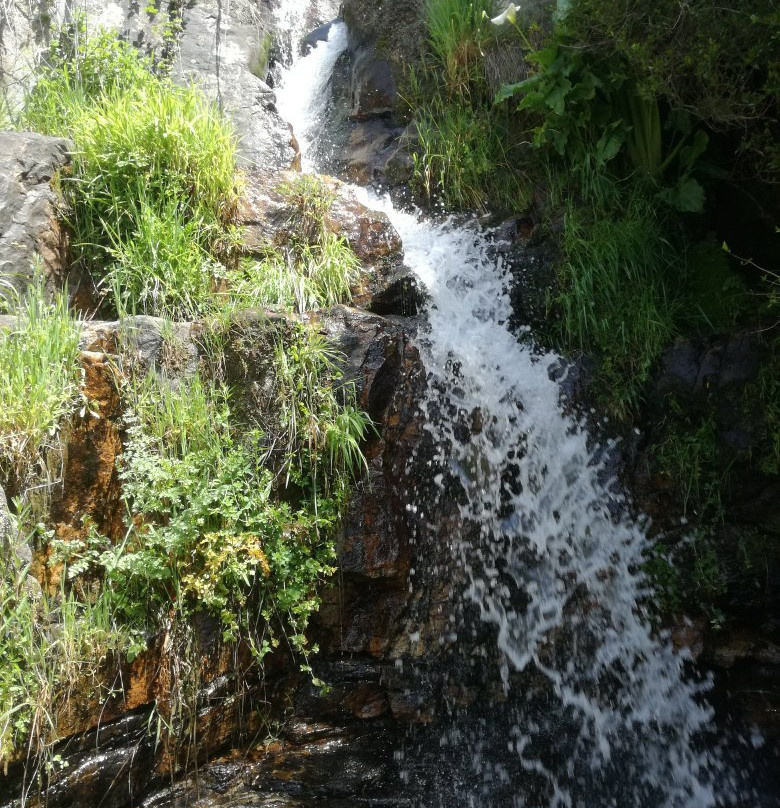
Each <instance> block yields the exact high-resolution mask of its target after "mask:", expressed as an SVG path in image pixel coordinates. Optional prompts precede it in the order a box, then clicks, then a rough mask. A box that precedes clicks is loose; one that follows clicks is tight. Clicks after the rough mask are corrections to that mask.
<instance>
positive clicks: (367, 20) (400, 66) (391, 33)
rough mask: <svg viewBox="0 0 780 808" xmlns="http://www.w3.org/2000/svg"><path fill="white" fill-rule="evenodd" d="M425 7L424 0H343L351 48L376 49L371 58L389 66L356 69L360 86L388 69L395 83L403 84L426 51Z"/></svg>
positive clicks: (373, 81) (343, 13)
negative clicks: (366, 0)
mask: <svg viewBox="0 0 780 808" xmlns="http://www.w3.org/2000/svg"><path fill="white" fill-rule="evenodd" d="M424 9H425V3H424V2H423V0H380V2H377V3H365V2H362V0H344V2H343V4H342V7H341V13H342V16H343V17H344V21H345V22H346V23H347V26H348V27H349V32H350V39H351V46H352V49H353V50H354V51H356V52H358V51H360V50H361V49H369V48H374V49H375V56H374V57H373V58H372V61H374V62H377V60H379V61H384V62H385V63H386V67H384V66H378V67H376V68H374V69H372V70H371V71H366V70H365V68H361V69H360V70H359V71H356V76H357V78H358V86H366V87H370V86H371V84H375V83H376V79H377V77H378V76H381V75H383V74H386V71H388V70H389V73H390V75H391V77H392V79H393V81H394V83H395V85H396V86H403V83H404V81H405V70H406V69H407V68H408V66H409V65H414V64H417V63H418V62H419V60H420V57H421V54H422V51H423V46H424V43H425V26H424V25H423V24H422V20H423V17H424ZM358 61H359V62H360V61H362V58H361V59H360V60H358ZM369 76H370V77H371V78H369ZM361 77H364V78H363V79H361ZM364 83H365V84H364Z"/></svg>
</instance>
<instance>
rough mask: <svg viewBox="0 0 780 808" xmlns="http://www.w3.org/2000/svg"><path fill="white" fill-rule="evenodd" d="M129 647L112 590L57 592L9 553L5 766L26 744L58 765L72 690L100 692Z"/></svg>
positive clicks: (2, 722)
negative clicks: (110, 663) (104, 672)
mask: <svg viewBox="0 0 780 808" xmlns="http://www.w3.org/2000/svg"><path fill="white" fill-rule="evenodd" d="M19 522H20V524H21V523H22V522H23V519H20V520H19ZM24 540H25V541H28V540H29V539H27V538H24ZM63 581H64V578H63ZM126 647H127V638H126V636H125V633H124V632H123V631H122V629H121V628H120V627H118V626H117V625H116V624H115V622H114V621H113V619H112V616H111V612H110V608H109V605H108V598H107V597H104V596H103V595H99V596H98V597H97V598H96V599H94V600H89V599H87V600H83V599H79V598H78V597H76V595H75V594H73V593H72V592H69V591H68V590H67V589H66V588H65V587H64V585H63V588H62V589H61V591H59V592H58V593H56V595H49V594H47V593H44V592H41V591H40V589H38V587H37V584H35V582H34V581H32V580H31V579H30V577H29V576H28V569H27V568H26V567H22V566H20V565H19V564H18V562H17V560H15V559H14V558H13V557H6V563H5V564H4V566H3V570H2V572H0V660H1V662H0V767H2V766H6V765H7V764H8V762H9V761H10V760H11V759H13V758H14V757H18V755H19V753H20V751H21V750H22V749H25V748H26V756H27V758H28V760H29V761H37V764H38V765H39V766H41V765H43V766H47V765H48V766H54V767H56V765H57V760H56V758H54V757H53V756H52V754H51V747H52V745H53V743H54V742H55V741H57V740H59V738H58V733H57V724H58V717H59V715H60V712H61V711H62V710H63V709H65V707H66V706H67V703H68V701H69V699H71V698H72V697H75V698H81V699H83V698H84V697H92V696H95V695H96V694H98V693H99V691H100V689H101V683H100V681H99V677H98V676H97V674H98V671H99V669H100V666H101V664H102V663H103V662H104V661H105V660H106V658H107V657H108V655H109V653H110V652H112V651H115V650H118V649H125V648H126ZM25 778H26V781H27V784H28V788H35V787H36V783H35V773H34V772H33V771H30V770H28V771H27V772H26V774H25Z"/></svg>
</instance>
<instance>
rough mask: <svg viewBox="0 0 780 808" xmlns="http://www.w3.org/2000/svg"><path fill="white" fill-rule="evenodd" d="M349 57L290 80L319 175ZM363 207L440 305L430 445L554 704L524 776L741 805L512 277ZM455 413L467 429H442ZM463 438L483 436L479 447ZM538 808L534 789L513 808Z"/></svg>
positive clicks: (523, 725) (489, 807)
mask: <svg viewBox="0 0 780 808" xmlns="http://www.w3.org/2000/svg"><path fill="white" fill-rule="evenodd" d="M345 46H346V33H345V31H344V26H343V25H341V24H338V25H334V26H333V28H332V30H331V33H330V37H329V39H328V42H327V43H323V44H322V45H320V46H319V47H317V48H316V49H315V50H314V51H313V53H312V54H311V55H310V56H309V57H307V58H306V59H302V60H300V61H298V62H297V63H296V64H295V65H293V67H292V68H291V70H290V71H289V72H288V73H287V75H286V76H285V77H284V80H283V81H282V84H281V89H280V92H279V95H280V98H279V109H280V111H281V112H282V114H283V115H284V116H285V117H286V118H287V119H288V120H290V121H291V122H293V126H294V128H295V131H296V134H297V136H298V139H299V142H300V143H301V147H302V151H303V152H304V155H303V156H304V165H305V164H306V157H307V152H308V153H309V155H311V154H312V146H313V141H314V139H315V135H316V123H317V120H318V115H319V114H320V112H321V110H322V109H323V105H324V103H325V101H324V99H323V96H324V91H325V88H326V87H327V82H328V79H329V76H330V71H331V69H332V67H333V64H335V61H336V59H337V58H338V55H339V54H340V53H341V51H342V50H343V48H344V47H345ZM362 197H363V201H364V202H365V203H366V204H369V205H371V206H372V207H380V208H381V209H382V210H384V211H385V213H387V215H388V216H389V217H390V219H391V221H392V222H393V224H394V225H395V227H396V228H397V230H398V232H399V234H400V235H401V237H402V239H403V243H404V249H405V255H406V263H407V265H408V266H409V267H411V268H412V269H413V270H414V271H415V273H416V274H417V275H418V276H419V278H420V279H421V280H422V282H423V283H424V284H425V286H426V288H427V290H428V292H429V294H430V298H431V304H430V308H429V312H428V321H429V326H430V327H429V330H428V331H427V333H426V335H425V337H424V339H423V345H422V349H421V350H422V356H423V360H424V363H425V367H426V369H427V372H428V389H429V399H428V401H427V402H426V408H427V413H426V415H427V419H426V428H427V429H428V430H429V431H430V432H431V434H432V435H433V437H434V440H435V444H436V446H437V447H438V452H439V455H440V457H439V462H440V466H441V467H443V468H446V469H448V474H449V475H451V476H452V478H453V479H455V480H457V481H458V482H459V484H460V486H461V487H462V488H463V490H464V491H465V492H466V494H467V496H466V497H465V502H466V504H465V505H463V506H461V509H460V510H461V514H460V515H461V519H462V521H463V523H464V524H466V523H469V524H471V525H476V526H478V531H477V533H478V539H477V540H476V541H474V540H471V541H465V540H460V541H456V548H455V552H456V553H457V555H458V560H459V563H460V564H461V565H462V566H463V568H464V570H465V572H466V574H467V578H468V580H469V581H470V583H469V585H468V587H467V590H466V592H465V593H464V595H465V597H466V598H467V599H469V600H470V601H471V602H473V603H474V604H476V606H477V608H478V610H479V613H480V614H481V617H482V619H483V621H485V622H487V623H489V624H492V625H494V626H495V629H496V636H497V642H498V646H499V648H500V651H501V652H502V654H503V657H504V660H505V665H506V668H507V671H508V670H509V668H510V666H511V668H513V669H514V670H516V671H525V670H534V671H536V672H537V673H538V674H540V675H541V676H543V677H544V678H545V680H546V682H547V684H548V688H549V690H550V692H551V693H553V694H554V698H553V701H552V703H550V704H549V705H548V713H549V714H548V715H546V716H543V717H542V718H541V719H539V716H538V715H535V717H534V720H531V719H530V718H523V716H522V711H520V713H519V716H520V717H519V719H518V723H517V724H516V726H515V728H514V730H513V735H512V737H511V738H507V743H508V745H509V747H510V748H511V749H512V752H513V754H514V755H516V758H517V759H518V760H519V764H520V768H521V770H523V771H526V772H529V773H533V774H534V776H536V777H537V778H541V779H542V780H543V781H545V782H546V784H547V788H546V790H545V797H544V800H545V802H544V803H543V804H544V805H546V806H549V808H555V807H556V806H583V807H584V806H586V805H587V806H588V808H595V806H596V805H599V806H606V805H611V806H615V808H628V807H629V806H638V807H641V808H650V806H668V807H669V808H672V806H674V807H675V808H683V807H684V808H707V806H713V805H715V804H716V803H717V801H718V799H719V797H718V796H716V787H715V784H714V782H713V781H714V778H715V776H720V779H721V783H719V784H718V791H719V792H720V794H721V796H722V795H723V794H724V793H725V792H726V791H728V790H729V789H728V788H726V787H724V786H723V782H722V781H723V780H726V779H728V778H727V777H726V775H725V774H724V773H723V772H722V771H720V772H719V771H718V770H719V768H721V764H720V763H719V761H718V757H717V754H716V753H715V752H711V751H710V752H703V751H699V750H697V742H698V740H697V739H698V736H699V735H700V733H701V732H702V731H703V730H705V729H706V728H707V726H708V724H709V722H710V719H711V710H710V709H709V708H708V707H707V706H704V705H703V703H702V699H701V691H702V690H704V689H706V687H705V686H702V685H696V684H691V683H689V682H687V681H686V680H685V678H684V675H683V664H684V662H685V659H684V657H683V655H680V654H676V653H675V652H674V651H673V649H672V646H671V643H670V641H669V639H668V637H666V636H663V635H661V636H658V635H654V634H653V633H652V632H651V630H650V627H649V625H648V623H647V621H646V619H645V616H644V614H643V611H642V608H641V606H640V605H639V604H640V603H641V600H642V597H643V595H644V594H645V593H644V591H643V580H642V578H641V576H640V575H639V574H638V572H637V570H638V568H639V567H640V565H641V562H642V552H643V549H644V548H645V547H646V545H647V539H646V536H645V533H644V531H643V529H642V528H641V526H640V525H638V524H637V523H636V522H635V521H632V520H631V519H630V518H628V516H626V508H625V503H624V502H623V498H622V495H621V494H620V493H619V491H618V489H617V486H616V484H615V481H614V480H610V479H605V478H606V476H607V475H606V474H605V471H604V468H603V464H602V463H601V462H600V461H598V460H597V459H596V458H597V454H598V453H597V452H594V451H593V449H592V447H591V446H590V445H589V444H590V442H591V441H590V439H589V436H588V434H587V431H586V429H585V428H584V426H583V425H582V424H581V423H579V422H578V421H577V420H575V419H573V418H572V417H570V416H568V415H566V414H565V413H564V412H563V410H562V406H561V403H560V397H561V393H560V388H559V385H558V383H557V382H556V381H553V380H552V379H551V373H550V368H551V366H553V365H560V360H559V358H558V357H556V356H554V355H552V354H541V353H539V352H538V351H535V350H534V349H533V347H532V346H531V345H530V344H528V343H520V342H518V340H517V339H516V337H515V336H514V335H512V334H511V333H510V332H509V331H508V329H507V321H508V319H509V316H510V313H511V311H510V304H509V300H508V298H507V296H506V294H505V292H504V287H505V277H504V272H503V269H502V267H501V265H500V263H498V262H497V261H496V259H495V258H491V257H490V255H491V252H490V250H489V245H488V242H487V240H486V238H485V236H484V234H482V233H481V232H479V230H478V229H477V228H476V227H471V226H463V225H458V224H456V223H454V222H452V221H447V222H440V223H432V222H429V221H425V220H422V219H421V218H420V217H418V216H414V215H410V214H408V213H402V212H399V211H396V210H394V209H393V207H392V205H391V204H390V202H389V200H387V199H377V198H375V197H371V196H370V194H369V193H368V192H365V191H364V192H362ZM453 409H454V410H455V411H456V412H457V413H459V414H460V415H461V416H462V417H461V418H460V420H458V418H456V419H452V418H450V417H443V416H442V412H445V413H451V412H452V411H453ZM463 421H466V422H468V423H472V424H473V423H478V424H479V427H478V428H473V427H472V428H470V429H467V430H466V431H465V433H464V430H463V429H462V428H459V424H461V425H462V422H463ZM600 454H602V455H603V454H604V452H603V451H602V452H600ZM471 532H472V533H473V532H474V531H471ZM428 538H429V540H431V541H433V540H434V538H435V537H428ZM425 540H426V539H425V537H421V538H420V541H425ZM504 680H505V684H506V683H508V681H509V675H508V673H507V674H506V675H505V676H504ZM507 686H508V685H507ZM564 720H565V723H566V726H567V738H568V739H567V746H566V749H567V753H566V760H565V763H564V764H563V765H561V766H559V767H558V768H556V769H554V768H552V767H551V766H549V765H546V764H545V763H543V761H542V756H541V755H540V754H539V752H538V748H539V744H540V743H545V742H546V743H548V744H549V743H551V742H555V740H556V739H555V733H556V727H557V725H558V724H559V723H560V722H561V721H564ZM456 734H457V733H456ZM545 739H546V740H545ZM469 742H471V743H472V744H473V743H474V739H473V738H472V739H469ZM561 743H562V741H561ZM476 745H477V746H479V744H478V743H477V744H476ZM485 765H488V764H485ZM494 770H495V771H498V769H497V768H496V767H494ZM491 771H492V770H491ZM455 796H456V799H460V800H461V801H460V802H448V801H447V800H448V799H449V798H446V797H445V798H442V797H441V796H439V797H438V798H437V799H438V800H439V802H438V804H441V805H447V806H448V808H449V806H450V805H452V806H454V805H456V804H458V805H464V804H478V805H481V806H482V808H504V805H503V804H498V803H496V804H490V803H489V802H487V803H486V802H484V801H480V800H479V799H478V798H475V797H474V796H473V795H464V794H462V793H461V794H459V795H455ZM594 800H595V801H594ZM430 804H432V803H428V805H430ZM530 804H532V803H531V802H529V801H528V798H527V796H526V795H525V794H524V792H523V784H522V783H520V782H518V783H517V785H516V790H515V794H514V797H513V805H515V806H524V805H530ZM533 804H534V805H536V804H539V803H533Z"/></svg>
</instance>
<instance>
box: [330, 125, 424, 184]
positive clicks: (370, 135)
mask: <svg viewBox="0 0 780 808" xmlns="http://www.w3.org/2000/svg"><path fill="white" fill-rule="evenodd" d="M404 131H405V130H404V128H403V127H400V126H396V125H395V124H393V123H392V122H391V121H388V120H385V119H383V118H378V119H376V118H375V119H371V120H360V121H356V122H354V123H352V124H351V125H350V127H349V131H348V133H347V135H346V138H345V141H344V145H343V146H341V148H340V149H338V151H336V152H335V154H334V155H333V158H332V166H333V171H334V173H337V174H338V175H339V176H342V177H344V178H345V179H347V180H348V181H349V182H355V183H358V184H361V185H368V184H370V183H372V182H379V183H380V184H382V185H384V186H387V187H390V186H394V185H397V184H400V182H406V181H407V180H408V179H409V177H410V176H411V158H410V157H409V155H408V154H407V152H406V151H405V150H404V149H403V148H402V147H401V146H399V141H400V138H401V136H402V135H403V133H404ZM407 164H408V166H409V170H408V171H406V170H405V168H406V166H407Z"/></svg>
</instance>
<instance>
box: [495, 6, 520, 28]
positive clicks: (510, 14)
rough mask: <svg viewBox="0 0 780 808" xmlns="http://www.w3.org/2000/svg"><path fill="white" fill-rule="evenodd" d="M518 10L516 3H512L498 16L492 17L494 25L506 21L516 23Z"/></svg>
mask: <svg viewBox="0 0 780 808" xmlns="http://www.w3.org/2000/svg"><path fill="white" fill-rule="evenodd" d="M517 11H518V8H517V6H516V5H515V4H514V3H510V4H509V5H508V6H507V7H506V8H505V9H504V10H503V11H502V12H501V13H500V14H499V15H498V16H497V17H491V19H490V22H492V23H493V25H503V24H504V23H505V22H507V21H509V22H511V23H512V25H514V24H515V20H516V19H517Z"/></svg>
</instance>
